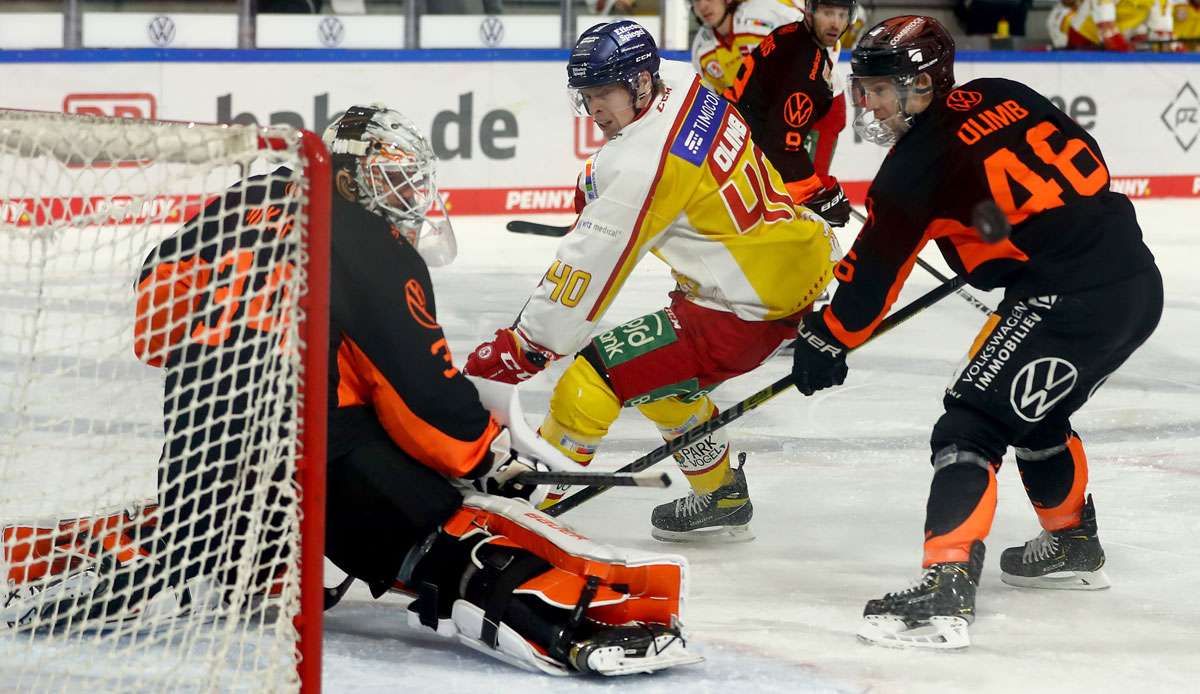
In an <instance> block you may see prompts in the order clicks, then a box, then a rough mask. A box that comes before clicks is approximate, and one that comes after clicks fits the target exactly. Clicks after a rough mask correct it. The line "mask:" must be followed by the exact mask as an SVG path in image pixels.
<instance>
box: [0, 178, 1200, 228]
mask: <svg viewBox="0 0 1200 694" xmlns="http://www.w3.org/2000/svg"><path fill="white" fill-rule="evenodd" d="M869 185H870V181H843V182H842V187H843V188H844V189H845V190H846V194H847V195H848V196H849V197H850V199H851V200H853V201H855V202H861V201H862V200H863V198H864V197H865V196H866V193H867V187H868V186H869ZM1111 188H1112V190H1114V191H1116V192H1118V193H1124V194H1125V195H1127V196H1129V197H1130V198H1133V199H1149V198H1196V197H1200V174H1176V175H1166V176H1115V177H1113V179H1112V183H1111ZM441 192H442V195H443V196H444V198H445V200H446V208H447V209H448V210H449V211H450V213H451V214H452V215H455V216H473V215H503V214H509V213H521V214H537V213H570V212H574V211H575V188H568V187H521V188H447V189H442V191H441ZM206 199H207V198H206V196H201V195H158V196H153V197H146V198H141V197H134V196H127V195H91V196H56V197H42V198H7V199H5V198H0V224H8V225H13V226H17V227H30V226H42V225H46V224H53V223H55V222H64V221H69V220H72V219H80V218H84V219H86V220H87V222H86V223H87V224H88V225H138V224H147V223H150V224H180V223H183V222H185V221H187V220H188V219H191V218H192V217H193V216H195V215H197V214H199V212H200V210H201V209H203V207H204V203H205V201H206Z"/></svg>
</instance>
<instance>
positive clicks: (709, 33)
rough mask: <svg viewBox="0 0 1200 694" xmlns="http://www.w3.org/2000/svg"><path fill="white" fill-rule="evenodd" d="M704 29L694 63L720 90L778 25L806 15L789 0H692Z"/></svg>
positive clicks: (698, 34) (696, 39)
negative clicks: (743, 60)
mask: <svg viewBox="0 0 1200 694" xmlns="http://www.w3.org/2000/svg"><path fill="white" fill-rule="evenodd" d="M689 1H690V2H691V5H692V12H693V13H694V14H695V15H696V19H697V20H698V21H699V22H700V29H699V30H698V31H697V32H696V35H695V37H693V38H692V66H693V67H694V68H696V72H698V73H700V75H701V76H702V77H703V78H704V83H705V84H706V85H707V86H708V87H709V88H710V89H713V90H714V91H716V92H717V93H718V94H720V93H722V92H724V91H725V90H726V89H729V88H730V87H732V86H733V80H734V78H735V77H737V73H738V68H740V67H741V66H742V59H743V58H745V57H746V56H748V55H750V53H751V51H753V50H754V48H755V47H756V46H758V44H759V42H761V41H762V40H763V38H764V37H765V36H766V35H767V34H769V33H771V32H772V31H773V30H774V29H775V28H776V27H780V26H783V25H784V24H790V23H792V22H798V21H800V20H802V19H804V11H803V9H802V8H801V7H799V6H797V5H793V4H792V3H791V2H789V0H689Z"/></svg>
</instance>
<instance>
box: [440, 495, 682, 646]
mask: <svg viewBox="0 0 1200 694" xmlns="http://www.w3.org/2000/svg"><path fill="white" fill-rule="evenodd" d="M456 526H457V527H459V528H470V527H482V528H484V529H485V530H487V531H488V532H490V533H493V534H496V535H503V536H504V537H505V538H507V539H508V540H509V541H511V542H513V543H515V544H516V545H517V546H520V547H522V548H524V549H525V550H528V551H529V552H531V553H533V554H535V555H537V556H539V557H541V558H542V559H545V560H546V561H547V562H549V563H550V564H551V565H553V566H554V567H555V568H557V569H560V570H561V571H563V572H565V573H567V574H572V575H574V576H577V577H581V578H586V577H587V576H596V577H598V578H599V580H600V585H601V586H602V589H601V592H600V593H598V594H597V601H596V602H594V603H593V607H592V608H591V609H590V610H589V611H588V616H589V617H592V618H594V619H597V620H599V621H602V622H605V623H608V624H625V623H628V622H652V623H657V624H671V623H672V620H679V621H682V620H683V596H684V594H685V592H686V580H687V579H686V576H687V560H686V559H684V558H683V557H681V556H679V555H674V554H666V553H651V552H643V551H639V550H632V549H619V548H616V547H613V546H611V545H605V544H601V543H598V542H595V541H593V540H592V539H590V538H588V537H585V536H584V535H581V534H580V533H578V532H576V531H575V530H573V529H572V528H570V527H569V526H567V525H566V524H565V523H563V521H562V519H559V518H551V517H550V516H547V515H546V514H544V513H541V512H540V511H537V510H536V509H533V508H531V507H530V506H529V505H528V504H525V503H523V502H520V501H516V500H513V499H505V498H502V497H495V496H490V495H485V494H472V495H468V496H467V497H466V499H464V503H463V509H462V510H461V511H460V512H459V515H457V516H455V517H454V518H452V519H451V520H450V521H449V522H447V524H446V526H445V527H446V530H447V531H448V532H454V528H455V527H456ZM603 586H608V587H611V588H613V590H614V591H615V592H617V593H623V594H626V595H628V596H629V597H628V599H626V600H624V601H622V602H619V603H607V601H606V600H605V599H604V596H605V595H606V593H604V592H603ZM618 587H619V588H620V589H618ZM548 597H550V598H551V600H550V601H551V602H554V603H556V604H562V603H563V602H564V600H563V599H562V597H561V595H560V596H559V597H558V598H557V599H555V598H554V594H553V591H551V592H550V593H548ZM576 597H577V594H576V596H574V597H572V598H570V602H571V603H573V602H574V600H575V598H576Z"/></svg>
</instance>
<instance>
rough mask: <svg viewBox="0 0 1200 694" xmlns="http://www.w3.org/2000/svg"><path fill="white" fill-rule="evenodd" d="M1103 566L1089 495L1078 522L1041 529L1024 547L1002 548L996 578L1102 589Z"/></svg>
mask: <svg viewBox="0 0 1200 694" xmlns="http://www.w3.org/2000/svg"><path fill="white" fill-rule="evenodd" d="M1103 566H1104V548H1103V547H1101V546H1100V538H1099V537H1098V536H1097V534H1096V507H1095V506H1094V505H1093V504H1092V497H1091V495H1089V496H1088V498H1087V503H1086V504H1084V506H1083V517H1082V518H1081V519H1080V522H1079V525H1077V526H1075V527H1074V528H1066V529H1064V530H1056V531H1054V532H1051V531H1049V530H1043V531H1042V533H1041V534H1040V535H1038V536H1037V537H1035V538H1034V539H1032V540H1030V541H1029V542H1026V543H1025V546H1024V547H1009V548H1008V549H1006V550H1004V553H1003V554H1001V555H1000V580H1001V581H1004V582H1005V583H1007V584H1008V585H1010V586H1018V587H1020V588H1048V589H1051V590H1102V589H1104V588H1107V587H1109V585H1110V583H1109V581H1108V576H1106V575H1105V573H1104V570H1103V569H1102V567H1103Z"/></svg>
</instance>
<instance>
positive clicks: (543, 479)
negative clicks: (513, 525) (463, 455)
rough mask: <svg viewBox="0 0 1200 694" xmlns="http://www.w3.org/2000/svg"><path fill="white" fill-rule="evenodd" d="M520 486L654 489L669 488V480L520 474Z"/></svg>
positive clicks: (657, 475) (654, 475)
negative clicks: (567, 485)
mask: <svg viewBox="0 0 1200 694" xmlns="http://www.w3.org/2000/svg"><path fill="white" fill-rule="evenodd" d="M515 481H516V482H519V483H520V484H573V485H583V486H587V487H598V486H602V487H656V488H658V489H663V488H666V487H669V486H671V478H670V477H669V476H668V475H667V473H665V472H646V473H640V474H635V475H622V474H617V473H612V472H588V471H580V472H543V471H541V470H537V471H533V472H522V473H521V474H519V475H517V477H516V480H515Z"/></svg>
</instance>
